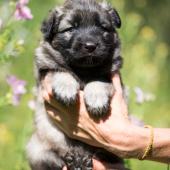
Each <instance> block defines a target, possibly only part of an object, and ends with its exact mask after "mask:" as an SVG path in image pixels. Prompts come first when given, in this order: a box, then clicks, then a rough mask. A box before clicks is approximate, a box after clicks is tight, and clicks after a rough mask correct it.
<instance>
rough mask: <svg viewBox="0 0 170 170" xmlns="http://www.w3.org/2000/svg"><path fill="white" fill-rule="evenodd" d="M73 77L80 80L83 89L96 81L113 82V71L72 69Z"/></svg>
mask: <svg viewBox="0 0 170 170" xmlns="http://www.w3.org/2000/svg"><path fill="white" fill-rule="evenodd" d="M72 72H73V75H74V76H75V77H76V78H77V79H78V81H79V82H80V84H81V88H83V87H84V86H85V85H86V84H87V83H89V82H94V81H102V82H109V83H110V82H111V79H110V77H111V69H110V68H108V67H98V68H81V69H80V68H72Z"/></svg>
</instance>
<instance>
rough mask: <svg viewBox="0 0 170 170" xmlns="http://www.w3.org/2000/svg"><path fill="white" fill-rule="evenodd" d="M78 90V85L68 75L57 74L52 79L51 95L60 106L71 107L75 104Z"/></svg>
mask: <svg viewBox="0 0 170 170" xmlns="http://www.w3.org/2000/svg"><path fill="white" fill-rule="evenodd" d="M79 88H80V85H79V83H78V82H77V81H76V80H75V78H74V77H73V76H72V75H70V74H69V73H64V72H59V73H56V74H55V76H54V78H53V83H52V89H53V93H54V95H55V97H56V99H57V100H58V101H59V102H61V103H62V104H65V105H71V104H74V103H76V101H77V96H78V90H79Z"/></svg>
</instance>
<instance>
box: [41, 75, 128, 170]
mask: <svg viewBox="0 0 170 170" xmlns="http://www.w3.org/2000/svg"><path fill="white" fill-rule="evenodd" d="M51 76H52V73H51V74H49V75H47V76H46V77H45V79H44V80H43V82H42V85H43V90H42V93H43V97H44V99H45V101H47V103H46V110H47V112H48V114H49V115H50V116H51V117H52V118H53V119H55V121H56V124H57V126H58V127H59V128H61V129H62V130H63V131H64V132H65V133H66V134H67V135H68V136H69V137H71V138H74V139H78V140H81V141H84V142H85V143H88V144H90V145H94V146H98V147H102V148H105V149H107V150H109V151H112V152H113V153H114V154H117V155H118V156H122V157H125V156H126V155H125V154H126V153H124V148H121V147H120V146H121V145H120V143H122V142H126V140H122V137H123V135H125V136H127V134H126V132H127V131H128V128H129V126H130V122H129V120H128V109H127V105H126V102H125V100H124V97H123V90H122V87H121V82H120V77H119V74H115V75H114V76H113V78H112V81H113V84H114V87H115V93H114V96H113V98H112V101H111V114H110V115H109V116H108V118H107V119H105V120H102V119H101V120H100V121H98V122H97V121H95V120H93V119H92V118H91V117H90V116H89V114H88V112H87V110H86V107H85V103H84V97H83V91H80V93H79V103H78V104H77V105H75V106H71V107H69V108H68V107H65V106H63V105H61V104H60V103H58V102H57V101H56V100H55V98H54V97H53V94H52V89H51ZM70 115H74V116H70ZM94 167H96V168H95V169H96V170H98V169H100V170H104V169H108V167H109V165H106V164H105V163H101V162H99V161H97V160H94ZM97 167H100V168H97ZM101 168H102V169H101Z"/></svg>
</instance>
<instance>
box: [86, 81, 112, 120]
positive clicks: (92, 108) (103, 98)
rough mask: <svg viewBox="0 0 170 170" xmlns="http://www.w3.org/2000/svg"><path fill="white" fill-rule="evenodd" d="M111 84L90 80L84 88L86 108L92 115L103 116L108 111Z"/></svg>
mask: <svg viewBox="0 0 170 170" xmlns="http://www.w3.org/2000/svg"><path fill="white" fill-rule="evenodd" d="M112 94H113V86H112V85H111V84H109V83H103V82H92V83H89V84H87V85H86V87H85V89H84V98H85V103H86V107H87V110H88V112H89V113H90V114H92V116H97V117H98V116H103V115H105V114H107V113H108V112H109V104H110V97H111V96H112Z"/></svg>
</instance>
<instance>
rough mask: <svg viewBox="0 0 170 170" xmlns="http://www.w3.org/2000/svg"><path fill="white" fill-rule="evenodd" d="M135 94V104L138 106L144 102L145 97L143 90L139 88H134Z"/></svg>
mask: <svg viewBox="0 0 170 170" xmlns="http://www.w3.org/2000/svg"><path fill="white" fill-rule="evenodd" d="M134 91H135V94H136V102H137V103H138V104H142V103H143V102H144V100H145V95H144V92H143V90H142V89H141V88H140V87H135V88H134Z"/></svg>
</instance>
